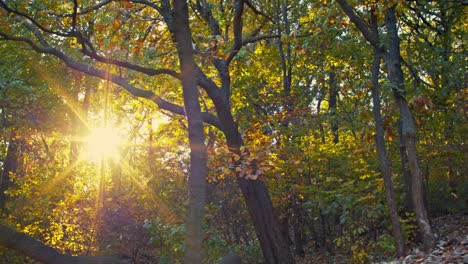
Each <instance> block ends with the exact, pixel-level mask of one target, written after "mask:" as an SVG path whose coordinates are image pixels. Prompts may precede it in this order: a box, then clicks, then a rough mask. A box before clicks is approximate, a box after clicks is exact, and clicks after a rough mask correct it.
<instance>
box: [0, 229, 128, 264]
mask: <svg viewBox="0 0 468 264" xmlns="http://www.w3.org/2000/svg"><path fill="white" fill-rule="evenodd" d="M0 245H1V246H4V247H6V248H10V249H14V250H16V251H18V252H20V253H21V255H25V256H28V257H30V258H32V259H34V260H37V261H39V262H41V263H48V264H124V263H129V262H128V261H124V260H122V259H119V258H116V257H110V256H109V257H108V256H76V257H75V256H70V255H64V254H62V253H60V252H58V251H57V250H55V249H54V248H51V247H49V246H47V245H45V244H44V243H42V242H40V241H38V240H36V239H34V238H32V237H30V236H28V235H26V234H23V233H20V232H17V231H15V230H13V229H11V228H9V227H7V226H4V225H2V224H0Z"/></svg>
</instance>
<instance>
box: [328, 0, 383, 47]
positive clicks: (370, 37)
mask: <svg viewBox="0 0 468 264" xmlns="http://www.w3.org/2000/svg"><path fill="white" fill-rule="evenodd" d="M336 1H337V2H338V4H339V5H340V6H341V8H342V9H343V11H344V12H345V13H346V15H348V17H349V19H350V20H351V22H353V23H354V25H356V27H357V28H358V29H359V31H361V33H362V35H363V36H364V38H365V39H366V40H367V41H369V43H370V44H371V45H372V46H373V47H376V48H379V38H378V37H377V34H375V32H372V30H371V29H370V28H369V26H368V25H367V24H366V22H364V20H363V19H362V18H361V17H360V16H358V15H357V14H356V12H355V11H354V9H353V8H352V7H351V6H350V5H349V3H348V1H346V0H336Z"/></svg>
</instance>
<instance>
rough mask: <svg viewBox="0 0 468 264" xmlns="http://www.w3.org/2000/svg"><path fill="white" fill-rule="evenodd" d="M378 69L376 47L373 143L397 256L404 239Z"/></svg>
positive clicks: (373, 83) (403, 252)
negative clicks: (383, 123) (389, 157)
mask: <svg viewBox="0 0 468 264" xmlns="http://www.w3.org/2000/svg"><path fill="white" fill-rule="evenodd" d="M379 70H380V54H379V51H378V50H377V49H374V64H373V65H372V90H371V91H372V104H373V107H372V108H373V112H374V120H375V131H376V135H375V145H376V147H377V155H378V157H379V162H380V171H381V173H382V175H383V179H384V185H385V194H386V198H387V206H388V210H389V214H390V221H391V223H392V234H393V237H394V238H395V247H396V251H397V256H398V257H402V256H404V255H405V241H404V239H403V234H402V233H401V225H400V218H399V216H398V207H397V205H396V201H395V192H394V188H393V180H392V170H391V168H390V163H389V159H388V156H387V151H386V150H385V140H384V129H383V125H382V116H381V114H380V93H379Z"/></svg>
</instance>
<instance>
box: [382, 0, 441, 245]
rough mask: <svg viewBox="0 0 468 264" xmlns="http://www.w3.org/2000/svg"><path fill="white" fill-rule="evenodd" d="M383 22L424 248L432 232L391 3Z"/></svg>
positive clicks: (432, 239) (391, 75)
mask: <svg viewBox="0 0 468 264" xmlns="http://www.w3.org/2000/svg"><path fill="white" fill-rule="evenodd" d="M385 25H386V27H387V31H388V39H389V49H388V54H387V59H386V64H387V70H388V77H389V80H390V82H391V83H392V84H393V85H394V87H393V90H394V93H395V100H396V103H397V105H398V108H399V110H400V118H401V131H402V136H403V140H404V142H405V148H406V153H407V155H408V164H409V168H410V172H411V187H412V198H413V205H414V209H415V213H416V221H417V222H418V227H419V231H420V232H421V236H422V239H423V244H424V247H425V249H426V250H429V249H431V248H432V247H433V246H434V235H433V233H432V230H431V226H430V224H429V219H428V217H427V211H426V207H425V204H424V195H423V180H422V174H421V168H420V166H419V160H418V153H417V150H416V131H415V130H416V129H415V124H414V120H413V115H412V114H411V111H410V109H409V106H408V102H407V101H406V98H405V86H404V77H403V71H402V69H401V57H400V39H399V37H398V31H397V30H398V29H397V26H396V17H395V7H394V6H393V7H391V8H388V9H387V12H386V15H385Z"/></svg>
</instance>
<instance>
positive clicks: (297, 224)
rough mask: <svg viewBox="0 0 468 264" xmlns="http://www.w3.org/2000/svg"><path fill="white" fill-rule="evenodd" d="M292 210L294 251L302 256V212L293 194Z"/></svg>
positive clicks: (303, 252)
mask: <svg viewBox="0 0 468 264" xmlns="http://www.w3.org/2000/svg"><path fill="white" fill-rule="evenodd" d="M292 206H293V212H294V220H295V221H294V224H293V233H294V253H295V254H296V255H297V256H300V257H304V254H305V251H304V235H303V234H304V232H303V225H304V223H303V219H304V217H303V212H302V207H301V201H300V199H299V197H298V196H297V195H294V198H293V201H292Z"/></svg>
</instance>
